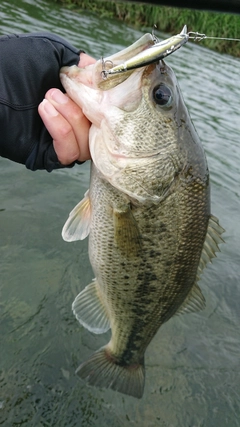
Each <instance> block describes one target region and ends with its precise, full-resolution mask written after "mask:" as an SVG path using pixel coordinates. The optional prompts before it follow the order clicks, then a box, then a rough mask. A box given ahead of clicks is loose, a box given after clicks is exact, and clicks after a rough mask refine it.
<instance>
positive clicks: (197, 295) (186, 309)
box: [176, 215, 225, 314]
mask: <svg viewBox="0 0 240 427" xmlns="http://www.w3.org/2000/svg"><path fill="white" fill-rule="evenodd" d="M224 231H225V230H224V229H223V228H222V227H221V225H219V222H218V219H217V218H216V217H215V216H213V215H211V216H210V218H209V222H208V228H207V234H206V238H205V242H204V244H203V249H202V253H201V258H200V261H199V265H198V270H197V278H196V283H195V284H194V285H193V287H192V289H191V291H190V292H189V294H188V295H187V298H186V299H185V300H184V302H183V304H182V305H181V306H180V307H179V309H178V310H177V312H176V314H184V313H192V312H195V311H199V310H203V309H204V308H205V298H204V296H203V294H202V292H201V289H200V288H199V286H198V285H197V281H198V280H199V278H200V274H201V273H202V271H203V269H204V267H205V266H206V264H207V263H208V262H211V260H212V258H214V257H216V252H219V251H220V249H219V247H218V245H219V244H220V243H223V242H224V240H223V239H222V237H221V234H222V233H223V232H224Z"/></svg>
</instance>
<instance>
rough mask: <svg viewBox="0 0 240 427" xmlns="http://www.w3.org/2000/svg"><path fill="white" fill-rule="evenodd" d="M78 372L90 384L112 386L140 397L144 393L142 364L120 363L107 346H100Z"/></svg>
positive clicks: (121, 391)
mask: <svg viewBox="0 0 240 427" xmlns="http://www.w3.org/2000/svg"><path fill="white" fill-rule="evenodd" d="M76 373H77V374H78V375H79V377H80V378H82V379H84V380H86V382H87V383H88V384H90V385H94V386H97V387H103V388H111V389H113V390H117V391H119V392H120V393H124V394H128V395H130V396H134V397H137V398H138V399H140V398H141V397H142V395H143V390H144V381H145V369H144V360H143V361H142V363H141V364H140V363H139V364H134V365H124V366H122V365H119V364H117V363H116V360H115V359H114V358H113V357H112V356H111V354H110V352H109V351H108V349H107V346H106V347H102V348H100V350H98V351H97V352H96V353H94V354H93V355H92V356H91V357H90V359H88V360H87V361H86V362H83V363H82V364H81V365H80V366H79V367H78V369H77V370H76Z"/></svg>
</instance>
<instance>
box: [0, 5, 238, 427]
mask: <svg viewBox="0 0 240 427" xmlns="http://www.w3.org/2000/svg"><path fill="white" fill-rule="evenodd" d="M0 17H1V19H0V33H1V34H9V33H14V32H25V31H41V30H47V31H52V32H55V33H57V34H60V35H62V36H64V37H65V38H67V39H68V40H69V41H71V42H72V43H74V44H75V45H76V46H79V47H80V48H82V49H84V50H85V51H86V52H87V53H89V54H90V55H93V56H95V57H96V58H100V57H101V56H102V55H104V56H107V55H109V54H112V53H113V52H116V51H118V50H120V49H121V48H122V47H124V46H126V45H129V44H130V43H132V42H133V41H135V40H136V39H137V38H139V37H140V36H141V35H142V33H141V32H140V31H137V30H135V29H132V28H129V27H126V26H125V25H124V24H123V23H119V22H116V21H114V20H106V19H104V18H99V17H98V16H97V15H93V14H89V13H86V12H84V13H81V14H76V13H74V12H73V11H67V10H66V9H63V8H61V7H59V6H57V5H51V4H50V3H47V2H44V1H34V0H25V1H23V0H8V1H3V2H1V4H0ZM195 30H197V31H200V32H201V28H196V29H195ZM167 62H168V64H169V65H171V66H172V67H173V69H174V70H175V72H176V74H177V77H178V79H179V82H180V86H181V89H182V92H183V95H184V97H185V100H186V103H187V105H188V107H189V110H190V112H191V116H192V118H193V121H194V124H195V127H196V129H197V131H198V133H199V136H200V138H201V140H202V141H203V144H204V148H205V150H206V154H207V158H208V163H209V168H210V172H211V182H212V187H211V188H212V213H213V214H214V215H216V216H218V218H219V219H220V222H221V224H222V226H223V227H224V228H225V229H226V233H225V235H224V238H225V241H226V244H225V245H222V252H221V253H220V254H219V255H218V258H217V259H215V260H214V261H213V264H212V265H210V266H209V267H208V268H207V269H206V271H205V273H204V275H203V277H202V279H201V282H200V286H201V288H202V290H203V293H204V295H205V298H206V300H207V307H206V309H205V310H204V311H202V312H200V313H196V314H190V315H185V316H181V317H180V316H179V317H176V318H173V319H171V320H170V321H169V322H168V323H166V324H165V325H164V326H163V327H162V328H161V330H160V331H159V332H158V334H157V335H156V337H155V338H154V340H153V341H152V343H151V345H150V346H149V349H148V351H147V354H146V387H145V392H144V396H143V398H142V399H141V400H136V399H134V398H132V397H128V396H124V395H121V394H119V393H117V392H115V393H114V392H112V391H109V390H99V389H95V388H91V387H87V386H86V385H85V384H84V383H82V382H80V381H79V380H78V378H76V376H75V373H74V371H75V369H76V368H77V366H78V365H79V363H80V362H81V361H82V360H84V359H85V358H87V357H88V356H89V355H90V353H92V351H94V350H96V349H98V348H99V347H100V346H101V345H103V344H105V343H106V342H107V339H108V336H106V335H103V336H95V335H93V334H91V333H89V332H88V331H86V330H85V329H83V328H82V327H80V326H79V324H78V322H77V321H76V320H75V318H74V316H73V314H72V312H71V303H72V301H73V299H74V297H75V296H76V295H77V293H78V292H79V291H80V290H81V289H83V287H84V286H85V285H86V284H88V283H90V281H91V279H92V270H91V267H90V264H89V261H88V254H87V242H86V241H84V242H76V243H72V244H68V243H65V242H63V241H62V238H61V229H62V226H63V224H64V222H65V220H66V218H67V216H68V213H69V211H70V210H71V209H72V208H73V206H75V204H76V203H77V202H78V201H79V200H80V199H81V198H82V196H83V194H84V192H85V191H86V189H87V188H88V182H89V164H88V163H86V164H84V165H82V166H79V167H75V168H74V169H71V170H60V171H55V172H52V173H51V174H48V173H47V172H43V171H40V172H35V173H33V172H30V171H28V170H26V169H25V167H24V166H22V165H18V164H14V163H11V162H10V161H8V160H6V159H0V236H1V239H0V295H1V299H0V342H1V356H0V375H1V376H0V425H3V426H6V427H12V426H34V427H35V426H36V427H40V426H59V427H65V426H66V427H73V426H98V427H102V426H108V425H109V426H111V427H120V426H126V427H128V426H134V425H136V426H140V427H145V426H148V427H151V426H160V427H200V426H201V427H202V426H204V427H215V426H218V427H226V426H230V427H235V426H239V425H240V392H239V390H240V374H239V371H240V362H239V360H240V326H239V325H240V310H239V302H240V285H239V276H240V244H239V241H240V227H239V209H240V190H239V187H240V173H239V169H240V167H239V164H240V149H239V140H240V138H239V135H240V133H239V131H240V122H239V110H240V81H239V70H240V62H239V59H235V58H232V57H230V56H228V55H220V54H217V53H214V52H212V51H209V50H207V49H204V48H203V47H201V46H199V45H190V44H188V45H187V46H185V47H184V48H182V49H180V50H179V51H178V52H176V53H175V54H174V55H172V56H171V57H169V59H168V61H167Z"/></svg>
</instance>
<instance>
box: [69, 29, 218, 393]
mask: <svg viewBox="0 0 240 427" xmlns="http://www.w3.org/2000/svg"><path fill="white" fill-rule="evenodd" d="M152 43H153V42H152V38H151V35H146V36H144V37H143V38H142V39H140V40H139V41H138V42H136V43H135V44H133V45H132V46H130V47H129V48H127V49H125V50H123V51H121V52H119V53H118V54H115V55H113V56H111V57H109V58H107V60H105V61H104V63H102V62H101V61H98V62H97V63H96V64H93V65H90V66H88V67H87V68H86V69H79V68H78V67H76V66H73V67H67V68H64V69H62V71H61V80H62V84H63V86H64V87H65V89H66V91H67V93H68V95H69V96H70V97H71V98H72V99H73V100H74V101H75V102H76V103H77V104H79V105H80V106H81V108H82V109H83V112H84V113H85V115H86V116H87V117H88V118H89V120H90V121H91V122H92V123H93V124H92V126H91V129H90V152H91V156H92V166H91V182H90V189H89V191H88V192H87V193H86V194H85V197H84V199H83V200H82V201H81V202H80V203H79V204H78V205H77V206H76V207H75V208H74V210H73V211H72V212H71V213H70V216H69V219H68V220H67V222H66V224H65V226H64V228H63V238H64V239H65V240H66V241H73V240H79V239H84V238H85V237H87V236H88V235H89V257H90V261H91V265H92V268H93V271H94V274H95V276H96V279H94V280H93V282H92V283H91V284H89V285H88V286H86V288H85V289H84V290H83V291H82V292H80V294H79V295H78V296H77V297H76V299H75V301H74V302H73V311H74V313H75V315H76V317H77V319H78V321H79V322H80V323H81V324H82V325H83V326H84V327H86V328H87V329H89V331H91V332H94V333H97V334H100V333H103V332H106V331H107V330H108V329H110V328H111V333H112V336H111V340H110V342H109V343H108V344H107V345H106V346H105V347H103V348H101V349H100V350H98V351H97V352H96V353H94V354H93V355H92V356H91V357H90V359H89V360H87V361H85V362H83V363H82V364H81V365H80V366H79V368H78V369H77V374H78V375H79V376H80V377H81V378H83V379H85V380H86V381H87V382H88V383H89V384H91V385H95V386H99V387H107V388H108V387H109V388H112V389H114V390H118V391H119V392H121V393H125V394H128V395H132V396H135V397H138V398H140V397H142V395H143V390H144V378H145V368H144V353H145V351H146V348H147V346H148V344H149V343H150V341H151V340H152V338H153V337H154V335H155V334H156V332H157V331H158V329H159V327H160V326H161V325H162V324H163V323H165V322H166V321H167V320H169V319H170V318H171V317H172V316H173V315H174V314H178V313H187V312H191V311H196V310H201V309H202V308H204V306H205V300H204V297H203V295H202V292H201V290H200V288H199V286H198V284H197V282H198V280H199V276H200V274H201V272H202V270H203V268H204V267H205V265H206V264H207V262H208V261H210V260H211V258H213V257H214V256H215V252H216V251H218V250H219V248H218V244H219V243H221V242H222V241H223V240H222V238H221V234H222V232H223V231H224V230H223V228H222V227H221V226H220V225H219V223H218V220H217V218H215V217H214V216H212V215H211V209H210V189H209V172H208V167H207V162H206V158H205V154H204V150H203V147H202V145H201V143H200V141H199V138H198V135H197V133H196V131H195V128H194V126H193V124H192V122H191V119H190V116H189V113H188V110H187V108H186V106H185V103H184V100H183V98H182V95H181V92H180V89H179V86H178V83H177V80H176V77H175V75H174V72H173V71H172V69H171V68H170V67H169V66H167V65H166V63H165V62H164V61H162V60H160V61H157V62H155V63H153V64H150V65H147V66H143V67H141V68H139V69H134V70H128V71H126V72H125V73H122V74H120V73H119V74H116V75H112V76H111V75H110V74H109V77H107V78H104V76H103V75H102V72H101V70H102V67H113V66H114V65H115V66H116V65H117V64H119V63H121V61H123V60H127V59H128V58H130V57H131V56H134V55H137V54H138V52H140V51H143V50H144V49H147V48H148V47H150V46H151V45H152ZM105 76H106V73H105Z"/></svg>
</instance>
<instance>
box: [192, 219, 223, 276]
mask: <svg viewBox="0 0 240 427" xmlns="http://www.w3.org/2000/svg"><path fill="white" fill-rule="evenodd" d="M224 231H225V230H224V228H222V227H221V225H220V224H219V222H218V219H217V218H216V217H215V216H213V215H211V216H210V218H209V222H208V228H207V234H206V238H205V242H204V244H203V249H202V253H201V258H200V262H199V266H198V270H197V278H198V279H199V277H200V275H201V273H202V271H203V269H204V267H205V266H206V264H207V263H208V262H211V260H212V258H215V257H216V252H220V249H219V246H218V245H219V244H220V243H223V242H224V240H223V239H222V237H221V234H222V233H223V232H224Z"/></svg>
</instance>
